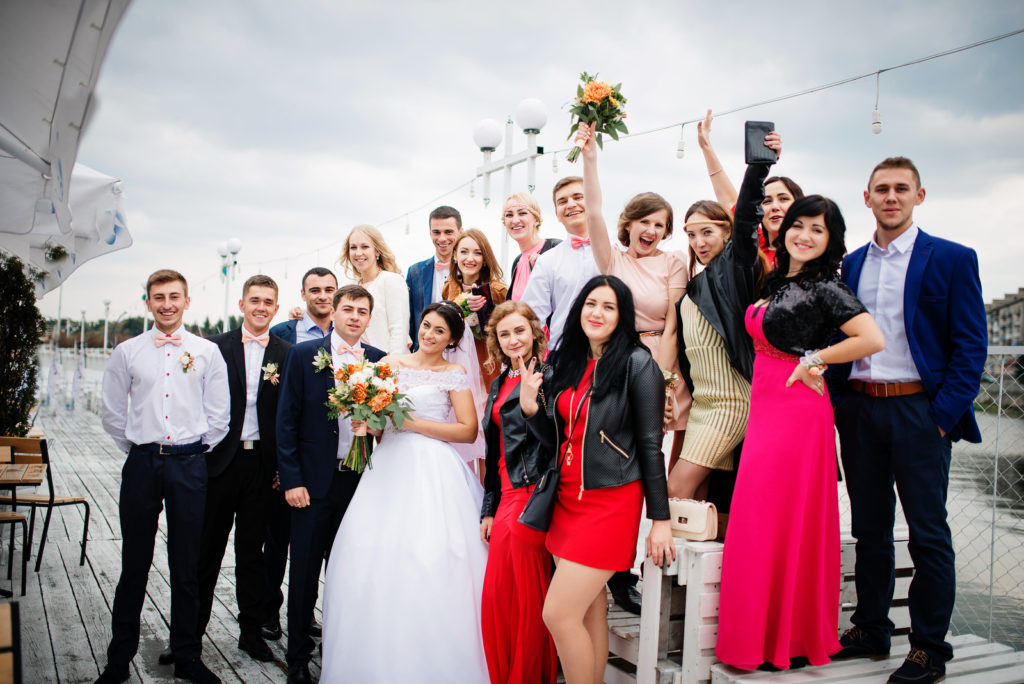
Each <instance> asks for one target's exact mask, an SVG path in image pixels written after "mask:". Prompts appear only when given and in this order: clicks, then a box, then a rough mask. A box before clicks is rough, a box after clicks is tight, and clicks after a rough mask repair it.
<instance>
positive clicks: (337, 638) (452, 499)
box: [320, 368, 489, 684]
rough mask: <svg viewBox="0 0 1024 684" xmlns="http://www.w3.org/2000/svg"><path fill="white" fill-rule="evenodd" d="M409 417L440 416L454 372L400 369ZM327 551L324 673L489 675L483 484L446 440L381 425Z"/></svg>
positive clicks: (459, 380)
mask: <svg viewBox="0 0 1024 684" xmlns="http://www.w3.org/2000/svg"><path fill="white" fill-rule="evenodd" d="M398 385H399V389H400V391H401V392H403V393H404V394H407V395H408V396H409V399H410V400H411V401H412V403H413V406H414V411H413V415H414V416H416V417H418V418H426V419H428V420H436V421H446V420H449V415H450V413H451V401H450V399H449V396H448V392H449V390H460V389H466V388H467V383H466V375H465V373H463V372H461V371H441V372H439V371H430V370H417V369H410V368H402V369H400V370H399V373H398ZM372 465H373V467H372V468H371V469H367V470H366V471H365V472H364V473H363V476H362V480H361V481H360V483H359V487H358V488H357V489H356V493H355V495H354V496H353V498H352V502H351V503H350V504H349V507H348V511H347V512H346V513H345V517H344V519H343V520H342V522H341V527H340V528H339V529H338V534H337V536H336V537H335V539H334V546H333V547H332V549H331V556H330V562H329V563H328V565H327V574H326V581H325V584H324V621H323V630H324V641H323V647H324V648H323V670H322V673H321V679H320V681H322V682H328V683H334V682H348V683H351V684H368V683H372V682H381V683H384V682H386V683H387V684H393V683H394V682H421V683H423V684H433V683H435V682H436V683H443V682H452V683H455V682H458V683H459V684H463V683H469V684H472V683H475V682H480V683H481V684H485V683H486V682H488V681H489V680H488V675H487V662H486V660H485V658H484V650H483V641H482V638H481V633H480V596H481V592H482V590H483V580H484V567H485V565H486V563H487V547H486V546H485V545H484V543H483V542H482V541H480V523H479V520H480V504H481V502H482V499H483V489H482V488H481V486H480V483H479V482H478V481H477V479H476V477H475V476H474V475H473V472H472V471H471V470H470V469H469V468H468V467H467V466H466V464H465V463H464V462H463V460H462V459H461V458H460V457H459V455H458V454H457V453H456V452H455V450H454V449H452V447H451V445H449V444H448V443H447V442H442V441H439V440H436V439H431V438H430V437H425V436H423V435H420V434H418V433H414V432H400V431H397V430H395V429H394V428H393V427H390V426H389V429H388V430H386V431H385V433H384V437H383V439H382V440H381V443H380V444H379V445H377V447H376V448H375V449H374V450H373V455H372Z"/></svg>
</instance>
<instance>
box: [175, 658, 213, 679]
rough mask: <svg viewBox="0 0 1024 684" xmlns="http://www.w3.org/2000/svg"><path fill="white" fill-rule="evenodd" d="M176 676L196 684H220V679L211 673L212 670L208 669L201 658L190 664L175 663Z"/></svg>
mask: <svg viewBox="0 0 1024 684" xmlns="http://www.w3.org/2000/svg"><path fill="white" fill-rule="evenodd" d="M174 676H175V677H176V678H178V679H187V680H188V681H190V682H196V684H220V677H218V676H217V675H215V674H213V673H212V672H210V668H208V667H206V665H204V664H203V661H202V660H200V659H199V658H196V659H195V660H193V661H192V662H190V663H180V662H179V663H175V664H174Z"/></svg>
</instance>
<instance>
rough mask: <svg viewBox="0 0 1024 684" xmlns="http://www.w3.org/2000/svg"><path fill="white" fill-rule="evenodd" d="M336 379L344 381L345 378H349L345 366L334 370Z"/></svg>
mask: <svg viewBox="0 0 1024 684" xmlns="http://www.w3.org/2000/svg"><path fill="white" fill-rule="evenodd" d="M334 379H335V380H341V381H342V382H344V381H345V380H348V372H347V371H346V370H345V369H344V368H339V369H338V370H336V371H334Z"/></svg>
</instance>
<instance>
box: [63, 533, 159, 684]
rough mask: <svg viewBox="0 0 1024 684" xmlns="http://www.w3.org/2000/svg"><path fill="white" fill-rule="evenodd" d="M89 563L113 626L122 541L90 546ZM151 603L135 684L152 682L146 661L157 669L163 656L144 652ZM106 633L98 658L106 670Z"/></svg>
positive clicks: (142, 627) (144, 614) (142, 626)
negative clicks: (112, 618)
mask: <svg viewBox="0 0 1024 684" xmlns="http://www.w3.org/2000/svg"><path fill="white" fill-rule="evenodd" d="M48 562H49V556H46V560H44V562H43V563H44V567H45V565H46V564H47V563H48ZM86 564H87V565H88V567H89V568H90V569H91V570H92V575H93V579H95V581H96V586H97V587H98V588H99V590H100V595H101V596H102V598H103V603H104V604H105V605H106V606H107V610H106V612H105V613H104V616H105V618H106V620H107V622H108V624H109V621H110V617H111V611H112V610H113V606H114V590H115V589H116V588H117V581H118V579H120V576H121V542H120V540H118V541H113V540H106V539H104V540H98V541H96V542H94V543H90V544H89V558H88V560H87V561H86ZM147 603H148V602H144V603H143V606H142V617H141V619H140V640H139V646H140V650H139V653H138V654H137V655H136V656H135V658H133V659H132V665H131V674H132V680H131V681H133V682H140V681H148V680H144V677H145V676H147V674H146V673H147V667H146V662H145V661H146V660H147V659H148V660H149V661H150V663H149V665H151V666H152V667H154V668H155V667H157V662H156V659H157V656H158V655H159V654H160V651H156V652H152V651H146V652H143V651H142V649H141V647H142V645H143V642H142V640H141V635H142V634H144V633H145V630H147V629H149V628H150V625H151V623H152V620H153V616H152V606H151V605H147ZM147 608H148V609H149V610H148V611H147ZM106 634H107V635H108V636H107V643H106V644H99V647H100V648H101V649H102V652H103V656H102V657H100V658H98V661H99V664H100V666H101V667H106V665H107V658H106V649H107V646H108V645H109V643H110V637H109V634H110V632H109V628H108V631H107V632H106ZM161 650H162V647H161ZM162 669H163V670H166V674H167V675H171V674H172V673H171V671H169V670H168V669H167V668H162Z"/></svg>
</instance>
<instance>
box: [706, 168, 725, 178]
mask: <svg viewBox="0 0 1024 684" xmlns="http://www.w3.org/2000/svg"><path fill="white" fill-rule="evenodd" d="M716 173H722V169H718V170H717V171H712V172H710V173H709V174H708V178H711V176H714V175H715V174H716Z"/></svg>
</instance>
